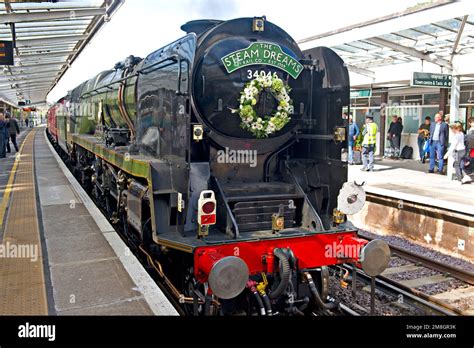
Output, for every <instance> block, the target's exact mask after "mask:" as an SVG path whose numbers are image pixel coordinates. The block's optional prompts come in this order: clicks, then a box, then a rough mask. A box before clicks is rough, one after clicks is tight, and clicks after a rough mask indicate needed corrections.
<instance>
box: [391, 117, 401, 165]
mask: <svg viewBox="0 0 474 348" xmlns="http://www.w3.org/2000/svg"><path fill="white" fill-rule="evenodd" d="M402 130H403V125H402V124H401V122H399V121H398V116H397V115H394V116H392V123H390V127H389V128H388V135H387V139H388V140H389V141H390V149H391V152H392V156H393V158H398V157H399V156H400V141H401V138H402Z"/></svg>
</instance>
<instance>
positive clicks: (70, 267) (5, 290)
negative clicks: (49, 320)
mask: <svg viewBox="0 0 474 348" xmlns="http://www.w3.org/2000/svg"><path fill="white" fill-rule="evenodd" d="M12 168H13V169H14V170H15V171H16V175H15V174H14V176H13V178H14V183H13V185H12V189H11V197H8V198H9V199H8V202H7V206H8V207H9V209H8V213H7V214H6V218H5V226H4V238H3V240H2V244H0V248H2V249H0V315H27V314H30V315H48V314H49V315H177V312H176V310H175V309H174V308H173V307H172V306H171V304H170V303H169V301H168V300H167V299H166V297H165V296H164V295H163V293H162V292H161V290H160V289H159V287H158V286H157V285H156V283H155V282H154V281H153V280H152V279H151V277H150V276H149V275H148V274H147V273H146V271H145V270H144V268H143V267H142V266H141V265H140V264H139V262H138V260H137V259H136V258H135V256H134V255H133V254H132V253H131V252H130V250H129V249H128V248H127V247H126V245H125V244H124V243H123V242H122V240H121V239H120V237H119V236H118V235H117V233H116V232H115V231H114V230H113V228H112V226H110V224H109V223H108V222H107V220H106V219H105V218H104V217H103V216H102V214H100V212H99V211H98V209H97V208H96V207H95V206H94V205H93V203H92V201H91V200H90V198H89V197H88V196H87V194H86V193H85V192H84V190H82V188H81V187H80V186H79V184H78V183H77V181H75V180H74V178H73V177H72V175H71V174H70V173H69V172H68V171H67V169H66V170H64V169H65V167H64V164H63V163H62V162H60V161H58V157H57V154H55V153H54V152H53V150H52V148H51V146H50V145H49V143H48V142H47V139H46V137H45V134H44V128H36V129H34V130H33V131H32V132H30V134H28V136H27V138H26V140H25V141H24V147H23V149H22V151H21V156H20V158H19V159H18V161H17V163H16V164H14V165H13V166H12ZM1 172H2V173H4V169H3V168H1ZM11 175H12V174H11V173H10V176H11ZM3 198H5V196H3ZM2 201H3V199H2ZM14 247H16V250H17V251H18V250H20V248H21V247H23V249H22V250H23V255H20V254H19V253H17V254H16V256H15V255H13V254H12V253H11V251H12V250H13V249H14ZM7 250H8V252H7ZM35 251H36V254H35Z"/></svg>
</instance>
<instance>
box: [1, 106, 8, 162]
mask: <svg viewBox="0 0 474 348" xmlns="http://www.w3.org/2000/svg"><path fill="white" fill-rule="evenodd" d="M8 137H9V134H8V127H7V122H6V121H5V115H4V114H3V112H0V158H5V157H6V156H7V154H6V147H7V142H8Z"/></svg>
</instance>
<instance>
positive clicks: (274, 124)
mask: <svg viewBox="0 0 474 348" xmlns="http://www.w3.org/2000/svg"><path fill="white" fill-rule="evenodd" d="M265 88H269V89H270V91H271V93H272V95H273V96H274V97H275V99H276V100H277V101H278V107H277V110H276V111H275V112H274V113H273V114H272V115H271V116H268V115H265V116H262V117H260V116H258V115H257V113H256V112H255V110H254V108H253V107H254V106H255V105H256V104H257V102H258V97H259V95H260V93H261V92H262V91H263V90H264V89H265ZM289 92H290V88H289V87H288V86H287V85H286V84H285V83H284V82H283V80H282V79H280V78H279V77H278V75H277V74H275V73H274V74H273V75H271V74H265V73H263V72H262V73H261V74H260V75H259V76H257V77H256V78H255V79H253V80H251V81H250V82H248V83H247V84H246V85H245V88H244V90H243V92H242V93H241V96H240V100H239V101H240V105H239V109H238V110H232V113H235V112H238V113H239V115H240V118H241V120H242V122H241V123H240V126H241V127H242V128H243V129H246V130H248V131H249V132H251V133H252V134H253V135H255V136H256V137H257V138H266V137H268V136H269V135H270V134H273V133H275V132H277V131H279V130H281V129H282V128H283V127H285V126H286V124H287V123H288V122H290V120H291V117H290V115H291V114H292V113H293V105H292V104H293V101H292V100H291V98H290V96H289V95H288V93H289Z"/></svg>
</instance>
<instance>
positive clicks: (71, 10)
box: [0, 0, 124, 105]
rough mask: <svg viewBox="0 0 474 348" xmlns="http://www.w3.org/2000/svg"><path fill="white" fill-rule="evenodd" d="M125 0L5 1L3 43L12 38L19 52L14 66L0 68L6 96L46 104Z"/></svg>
mask: <svg viewBox="0 0 474 348" xmlns="http://www.w3.org/2000/svg"><path fill="white" fill-rule="evenodd" d="M123 1H124V0H105V1H104V0H93V1H74V2H71V1H56V2H44V1H10V0H6V1H4V2H3V3H0V42H1V41H10V42H12V45H13V52H14V65H3V66H0V69H1V70H0V99H3V101H4V102H7V103H9V104H12V105H17V104H18V102H23V103H25V104H29V105H41V104H45V103H46V96H47V94H48V93H49V92H50V91H51V90H52V89H53V88H54V86H55V85H56V84H57V83H58V81H59V80H60V79H61V77H62V76H63V75H64V73H65V72H66V71H67V70H68V68H69V67H70V66H71V64H72V63H73V62H74V60H75V59H76V58H77V57H78V56H79V54H80V53H81V51H82V50H83V49H84V47H85V46H86V45H87V43H88V42H89V41H90V40H91V38H92V37H93V36H94V35H95V34H96V33H97V32H98V31H99V29H100V28H101V27H102V26H103V25H104V24H105V23H106V22H107V21H108V20H109V19H110V17H111V16H112V15H113V13H115V11H116V10H117V9H118V8H119V7H120V6H121V4H122V3H123ZM23 103H21V104H23Z"/></svg>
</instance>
